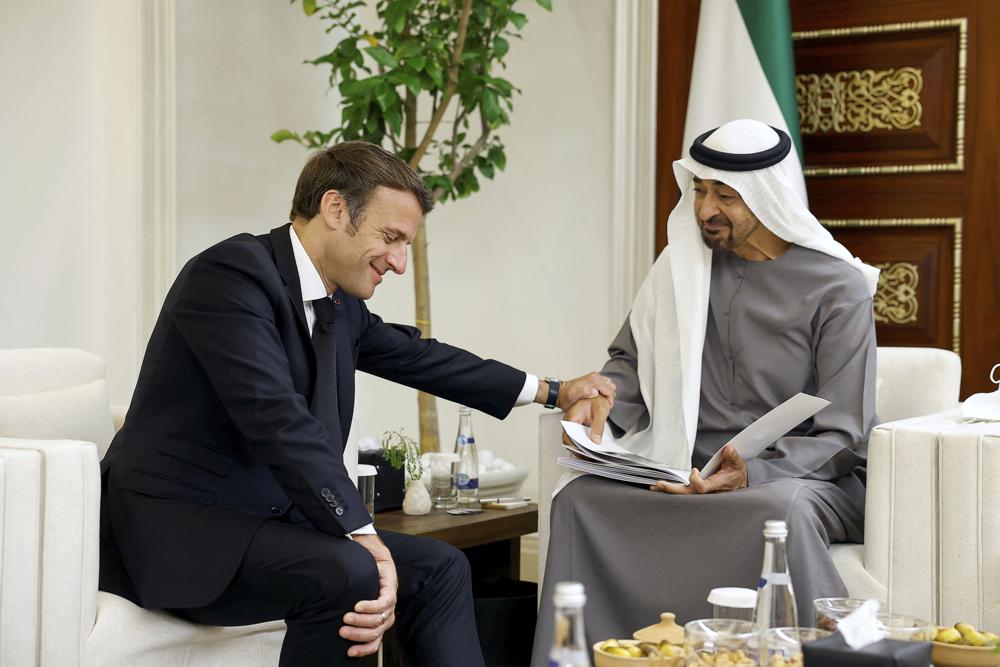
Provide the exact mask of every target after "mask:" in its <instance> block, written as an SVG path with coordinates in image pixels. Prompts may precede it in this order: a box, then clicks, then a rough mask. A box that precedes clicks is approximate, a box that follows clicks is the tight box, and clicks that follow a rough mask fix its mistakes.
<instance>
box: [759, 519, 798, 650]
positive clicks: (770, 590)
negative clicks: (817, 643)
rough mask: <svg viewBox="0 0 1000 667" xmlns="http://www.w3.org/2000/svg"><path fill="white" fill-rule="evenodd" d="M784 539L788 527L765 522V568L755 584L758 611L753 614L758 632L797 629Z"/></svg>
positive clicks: (796, 615)
mask: <svg viewBox="0 0 1000 667" xmlns="http://www.w3.org/2000/svg"><path fill="white" fill-rule="evenodd" d="M786 537H788V526H786V525H785V522H784V521H765V522H764V566H763V567H762V568H761V571H760V582H759V583H758V584H757V610H756V612H755V613H754V623H756V624H757V625H758V626H760V628H761V630H767V629H768V628H786V627H797V626H798V624H799V615H798V611H797V610H796V608H795V594H794V592H793V591H792V579H791V577H790V576H789V574H788V554H787V551H786V550H785V538H786Z"/></svg>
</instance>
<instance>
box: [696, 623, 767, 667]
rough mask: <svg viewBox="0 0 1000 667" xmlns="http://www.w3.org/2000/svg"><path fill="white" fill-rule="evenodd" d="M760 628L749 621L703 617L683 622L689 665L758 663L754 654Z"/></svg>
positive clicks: (730, 666)
mask: <svg viewBox="0 0 1000 667" xmlns="http://www.w3.org/2000/svg"><path fill="white" fill-rule="evenodd" d="M759 639H760V628H759V627H758V626H757V625H754V624H753V623H751V622H750V621H742V620H735V619H729V618H704V619H701V620H698V621H691V622H690V623H687V624H685V625H684V647H685V649H686V652H687V654H688V657H687V665H688V666H689V667H692V666H693V667H703V666H708V665H713V666H715V667H722V666H723V665H725V666H726V667H757V661H756V660H755V659H754V658H753V657H751V656H752V655H753V653H754V651H755V649H756V648H757V646H756V645H757V643H758V641H759Z"/></svg>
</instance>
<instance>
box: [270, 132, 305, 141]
mask: <svg viewBox="0 0 1000 667" xmlns="http://www.w3.org/2000/svg"><path fill="white" fill-rule="evenodd" d="M271 141H273V142H274V143H276V144H280V143H281V142H282V141H297V142H299V143H300V144H301V143H302V137H300V136H299V135H298V134H296V133H295V132H292V131H291V130H278V131H277V132H275V133H274V134H272V135H271Z"/></svg>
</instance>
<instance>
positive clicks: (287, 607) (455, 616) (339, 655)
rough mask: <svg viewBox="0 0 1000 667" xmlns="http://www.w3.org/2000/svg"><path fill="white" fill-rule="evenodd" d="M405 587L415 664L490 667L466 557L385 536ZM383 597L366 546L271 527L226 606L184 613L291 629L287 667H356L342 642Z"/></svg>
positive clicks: (405, 642) (426, 542)
mask: <svg viewBox="0 0 1000 667" xmlns="http://www.w3.org/2000/svg"><path fill="white" fill-rule="evenodd" d="M379 537H381V539H382V541H383V542H385V544H386V546H388V547H389V550H390V551H391V552H392V557H393V560H394V561H395V563H396V572H397V574H398V577H399V592H398V602H397V604H396V633H397V635H398V637H399V641H400V644H401V646H402V650H403V655H404V658H405V660H406V664H407V665H408V666H409V665H413V666H414V667H420V666H423V665H427V666H428V667H450V666H452V665H454V666H456V667H457V666H459V665H461V667H476V666H481V665H483V664H484V663H483V656H482V652H481V650H480V648H479V636H478V634H477V633H476V619H475V615H474V612H473V607H472V584H471V578H470V575H469V563H468V561H467V560H466V558H465V555H464V554H463V553H462V552H461V551H459V550H458V549H455V548H454V547H451V546H449V545H447V544H444V543H443V542H439V541H437V540H432V539H429V538H425V537H414V536H411V535H403V534H401V533H392V532H388V531H380V532H379ZM377 597H378V573H377V571H376V568H375V562H374V560H372V557H371V555H370V554H369V553H368V551H367V550H366V549H365V548H364V547H362V546H361V545H359V544H357V543H355V542H352V541H351V540H348V539H346V538H340V537H334V536H331V535H328V534H326V533H322V532H320V531H317V530H314V529H312V528H307V527H300V526H294V525H291V524H288V523H284V522H281V521H275V520H271V521H266V522H265V523H264V524H263V525H262V526H261V527H260V529H259V530H258V531H257V534H256V535H255V536H254V538H253V540H252V541H251V543H250V546H249V547H248V548H247V551H246V554H245V556H244V558H243V562H242V563H241V565H240V567H239V570H238V571H237V573H236V576H235V577H234V579H233V581H232V582H230V584H229V586H228V587H227V588H226V590H225V592H224V593H223V594H222V596H221V597H219V599H217V600H216V601H215V602H213V603H212V604H210V605H208V606H207V607H201V608H198V609H173V610H171V611H173V612H174V613H176V614H178V615H179V616H182V617H184V618H186V619H188V620H190V621H193V622H195V623H201V624H205V625H222V626H228V625H249V624H252V623H261V622H264V621H271V620H277V619H284V620H285V623H286V625H287V626H288V631H287V633H286V635H285V641H284V643H283V644H282V646H281V660H280V662H279V665H280V666H281V667H292V666H294V667H310V666H312V665H315V666H317V667H319V666H322V667H329V666H330V665H352V664H357V663H358V662H359V660H358V659H352V658H348V657H347V649H348V648H350V646H351V645H352V642H350V641H348V640H346V639H344V638H342V637H341V636H340V634H339V632H338V631H339V630H340V627H341V626H342V625H343V617H344V614H346V613H347V612H348V611H351V610H353V608H354V605H355V603H356V602H358V601H359V600H374V599H375V598H377Z"/></svg>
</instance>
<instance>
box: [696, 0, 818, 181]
mask: <svg viewBox="0 0 1000 667" xmlns="http://www.w3.org/2000/svg"><path fill="white" fill-rule="evenodd" d="M737 118H752V119H754V120H759V121H762V122H765V123H767V124H768V125H771V126H773V127H777V128H779V129H781V130H784V131H785V132H787V133H788V134H789V136H791V138H792V142H793V144H794V145H795V158H796V159H797V160H798V163H799V172H800V173H801V171H802V139H801V136H800V134H799V109H798V104H797V103H796V101H795V59H794V57H793V52H792V22H791V18H790V17H789V12H788V0H701V11H700V13H699V15H698V36H697V41H696V42H695V48H694V66H693V67H692V70H691V89H690V92H689V93H688V107H687V115H686V117H685V120H684V151H685V153H687V150H688V148H689V147H690V146H691V142H692V141H694V139H695V137H697V136H698V135H700V134H702V133H703V132H706V131H708V130H711V129H712V128H715V127H719V126H720V125H722V124H724V123H727V122H729V121H731V120H736V119H737ZM796 185H797V186H798V188H799V190H800V194H801V195H802V198H803V200H805V198H806V186H805V178H804V177H803V178H800V182H799V183H797V184H796Z"/></svg>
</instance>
